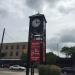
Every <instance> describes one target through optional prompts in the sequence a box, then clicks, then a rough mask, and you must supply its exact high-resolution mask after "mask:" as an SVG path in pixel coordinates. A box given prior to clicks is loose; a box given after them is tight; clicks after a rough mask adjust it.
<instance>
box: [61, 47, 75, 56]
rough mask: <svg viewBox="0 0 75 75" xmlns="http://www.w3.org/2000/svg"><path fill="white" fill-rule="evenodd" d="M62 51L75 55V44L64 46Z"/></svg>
mask: <svg viewBox="0 0 75 75" xmlns="http://www.w3.org/2000/svg"><path fill="white" fill-rule="evenodd" d="M61 52H62V53H65V54H66V56H71V57H72V56H74V55H75V46H74V47H63V48H62V50H61Z"/></svg>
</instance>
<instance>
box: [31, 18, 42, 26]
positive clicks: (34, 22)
mask: <svg viewBox="0 0 75 75" xmlns="http://www.w3.org/2000/svg"><path fill="white" fill-rule="evenodd" d="M40 23H41V22H40V20H39V19H34V20H33V21H32V26H33V27H38V26H39V25H40Z"/></svg>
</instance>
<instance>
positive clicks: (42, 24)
mask: <svg viewBox="0 0 75 75" xmlns="http://www.w3.org/2000/svg"><path fill="white" fill-rule="evenodd" d="M29 18H30V23H29V38H28V62H29V64H35V63H38V64H45V63H46V22H47V21H46V19H45V16H44V15H43V14H39V13H38V14H35V15H32V16H30V17H29Z"/></svg>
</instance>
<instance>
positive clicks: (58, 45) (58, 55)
mask: <svg viewBox="0 0 75 75" xmlns="http://www.w3.org/2000/svg"><path fill="white" fill-rule="evenodd" d="M57 52H58V56H59V44H58V43H57Z"/></svg>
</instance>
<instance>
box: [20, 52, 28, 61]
mask: <svg viewBox="0 0 75 75" xmlns="http://www.w3.org/2000/svg"><path fill="white" fill-rule="evenodd" d="M21 60H22V61H23V62H26V61H27V54H26V53H22V55H21Z"/></svg>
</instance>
